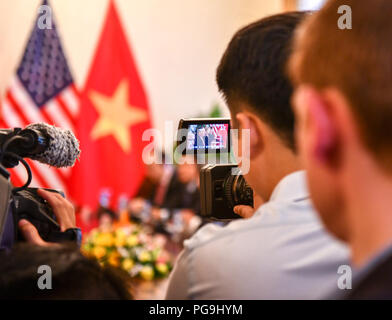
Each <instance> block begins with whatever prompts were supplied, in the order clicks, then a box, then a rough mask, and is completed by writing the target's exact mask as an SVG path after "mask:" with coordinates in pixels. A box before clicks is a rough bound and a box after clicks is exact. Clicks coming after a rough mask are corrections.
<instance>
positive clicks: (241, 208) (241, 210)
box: [234, 205, 255, 218]
mask: <svg viewBox="0 0 392 320" xmlns="http://www.w3.org/2000/svg"><path fill="white" fill-rule="evenodd" d="M254 212H255V209H254V208H252V207H251V206H245V205H238V206H235V207H234V213H236V214H238V215H239V216H241V217H242V218H250V217H251V216H253V214H254Z"/></svg>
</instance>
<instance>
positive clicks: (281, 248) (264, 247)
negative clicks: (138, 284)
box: [167, 12, 348, 299]
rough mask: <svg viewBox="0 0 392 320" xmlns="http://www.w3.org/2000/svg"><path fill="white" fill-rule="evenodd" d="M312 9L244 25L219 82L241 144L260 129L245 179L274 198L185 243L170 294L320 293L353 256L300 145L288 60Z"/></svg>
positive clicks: (246, 296) (208, 296)
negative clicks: (314, 187)
mask: <svg viewBox="0 0 392 320" xmlns="http://www.w3.org/2000/svg"><path fill="white" fill-rule="evenodd" d="M305 16H306V13H304V12H294V13H285V14H279V15H275V16H271V17H267V18H264V19H261V20H259V21H257V22H255V23H253V24H250V25H248V26H246V27H244V28H243V29H241V30H239V31H238V32H237V33H236V34H235V35H234V37H233V38H232V40H231V41H230V43H229V45H228V47H227V49H226V51H225V53H224V55H223V57H222V59H221V62H220V65H219V67H218V70H217V82H218V87H219V89H220V91H221V92H222V93H223V96H224V97H225V99H226V101H227V104H228V107H229V109H230V112H231V119H232V123H233V128H235V129H238V130H239V133H240V134H239V148H238V149H239V150H242V147H241V143H242V141H241V135H242V134H241V130H242V129H248V130H249V131H250V136H249V138H250V141H249V143H250V159H249V160H250V168H249V172H248V173H247V174H246V175H244V177H245V179H246V181H247V182H248V183H249V185H250V186H251V187H252V188H253V189H254V191H255V192H256V193H257V194H259V195H260V197H261V198H262V199H264V200H265V203H264V204H263V205H261V206H260V207H259V208H257V209H256V212H255V213H254V214H253V215H252V216H251V217H249V218H248V219H242V220H237V221H233V222H231V223H229V224H228V225H227V226H224V227H219V226H217V225H213V224H208V225H206V226H204V227H203V228H201V229H200V230H199V231H198V232H196V234H194V235H193V236H192V238H191V239H189V240H187V241H185V243H184V247H185V248H184V250H183V251H182V253H181V254H180V255H179V257H178V259H177V262H176V265H175V267H174V269H173V271H172V273H171V278H170V280H169V286H168V291H167V299H311V298H318V297H320V296H322V294H324V293H325V291H327V290H329V289H330V288H331V287H332V286H336V283H337V279H338V274H337V271H338V268H339V266H340V265H342V264H347V263H348V252H347V249H346V247H345V246H343V245H342V244H341V243H340V242H338V241H336V240H334V239H333V238H332V237H330V235H329V234H328V233H327V232H326V231H325V230H324V228H323V226H322V224H321V223H320V221H319V219H318V216H317V214H316V212H315V211H314V209H313V207H312V204H311V202H310V201H309V193H308V190H307V187H306V182H305V172H304V171H302V168H303V167H302V164H301V161H300V158H299V156H298V154H297V152H296V148H295V143H294V114H293V111H292V109H291V105H290V98H291V94H292V87H291V85H290V82H289V80H288V78H287V77H286V75H285V66H286V62H287V59H288V56H289V54H290V52H291V41H292V37H293V34H294V30H295V28H296V27H297V25H299V23H300V22H301V21H302V20H303V19H304V18H305ZM239 156H240V157H241V154H240V155H239ZM244 156H245V155H244ZM190 280H191V281H190Z"/></svg>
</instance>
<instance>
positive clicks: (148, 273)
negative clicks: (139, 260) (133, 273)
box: [140, 266, 154, 280]
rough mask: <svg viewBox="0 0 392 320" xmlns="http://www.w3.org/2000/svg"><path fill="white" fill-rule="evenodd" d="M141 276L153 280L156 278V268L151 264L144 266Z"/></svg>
mask: <svg viewBox="0 0 392 320" xmlns="http://www.w3.org/2000/svg"><path fill="white" fill-rule="evenodd" d="M140 276H141V277H142V278H143V279H144V280H152V279H154V269H153V268H151V267H150V266H144V267H143V269H142V270H140Z"/></svg>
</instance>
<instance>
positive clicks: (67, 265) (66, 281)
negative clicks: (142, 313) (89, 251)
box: [0, 243, 131, 300]
mask: <svg viewBox="0 0 392 320" xmlns="http://www.w3.org/2000/svg"><path fill="white" fill-rule="evenodd" d="M41 265H48V266H50V268H51V270H52V289H50V290H49V289H47V290H45V289H44V290H41V289H39V288H38V285H37V281H38V278H39V277H40V276H42V274H39V273H38V267H39V266H41ZM130 286H131V280H130V277H129V275H128V274H126V273H125V271H124V272H123V271H122V270H119V269H114V268H112V267H101V266H100V265H99V263H98V262H97V261H96V260H93V259H89V258H86V257H85V256H84V255H82V254H81V252H80V250H79V249H78V248H77V247H76V246H73V245H58V246H51V247H42V246H36V245H31V244H27V243H23V244H18V245H16V246H15V247H14V248H13V249H12V250H11V251H10V252H1V253H0V299H94V300H96V299H131V294H130V291H129V290H130Z"/></svg>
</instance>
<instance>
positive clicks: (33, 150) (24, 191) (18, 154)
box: [0, 128, 81, 248]
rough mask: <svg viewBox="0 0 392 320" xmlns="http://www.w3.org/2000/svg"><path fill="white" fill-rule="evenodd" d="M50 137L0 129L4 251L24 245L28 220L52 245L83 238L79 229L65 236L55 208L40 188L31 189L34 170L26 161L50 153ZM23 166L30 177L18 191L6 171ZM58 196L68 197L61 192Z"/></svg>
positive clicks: (0, 221) (1, 242) (0, 226)
mask: <svg viewBox="0 0 392 320" xmlns="http://www.w3.org/2000/svg"><path fill="white" fill-rule="evenodd" d="M48 143H49V137H48V136H46V135H45V134H44V133H41V132H39V131H37V130H34V129H24V130H22V129H20V128H15V129H0V248H11V247H12V246H13V244H14V243H15V242H18V241H23V240H24V239H23V237H22V235H21V234H20V232H19V229H18V222H19V221H20V220H21V219H26V220H28V221H29V222H30V223H32V224H33V225H34V226H35V227H36V229H37V231H38V233H39V234H40V236H41V238H42V239H43V240H45V241H49V242H63V241H77V242H80V240H81V239H80V238H81V234H80V230H79V229H77V228H73V229H72V228H71V229H68V230H66V231H65V232H62V231H61V229H60V226H59V224H58V223H57V221H56V217H55V215H54V213H53V211H52V208H51V206H50V205H49V204H48V203H47V202H46V200H44V199H43V198H42V197H40V196H39V195H38V192H37V190H38V189H37V188H29V187H28V186H29V184H30V182H31V179H32V173H31V169H30V166H29V165H28V163H27V162H26V161H25V160H24V159H23V158H24V157H31V156H34V155H36V154H39V153H42V152H43V151H45V150H46V148H47V147H48ZM19 162H21V163H22V164H23V165H24V167H25V169H26V170H27V173H28V179H27V181H26V183H25V184H24V185H23V186H22V187H14V186H13V185H12V184H11V182H10V173H9V172H8V170H7V169H6V168H12V167H15V166H17V165H18V164H19ZM45 190H47V191H51V192H56V193H59V194H61V195H62V196H63V197H64V194H63V193H62V192H61V191H57V190H52V189H45Z"/></svg>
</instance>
